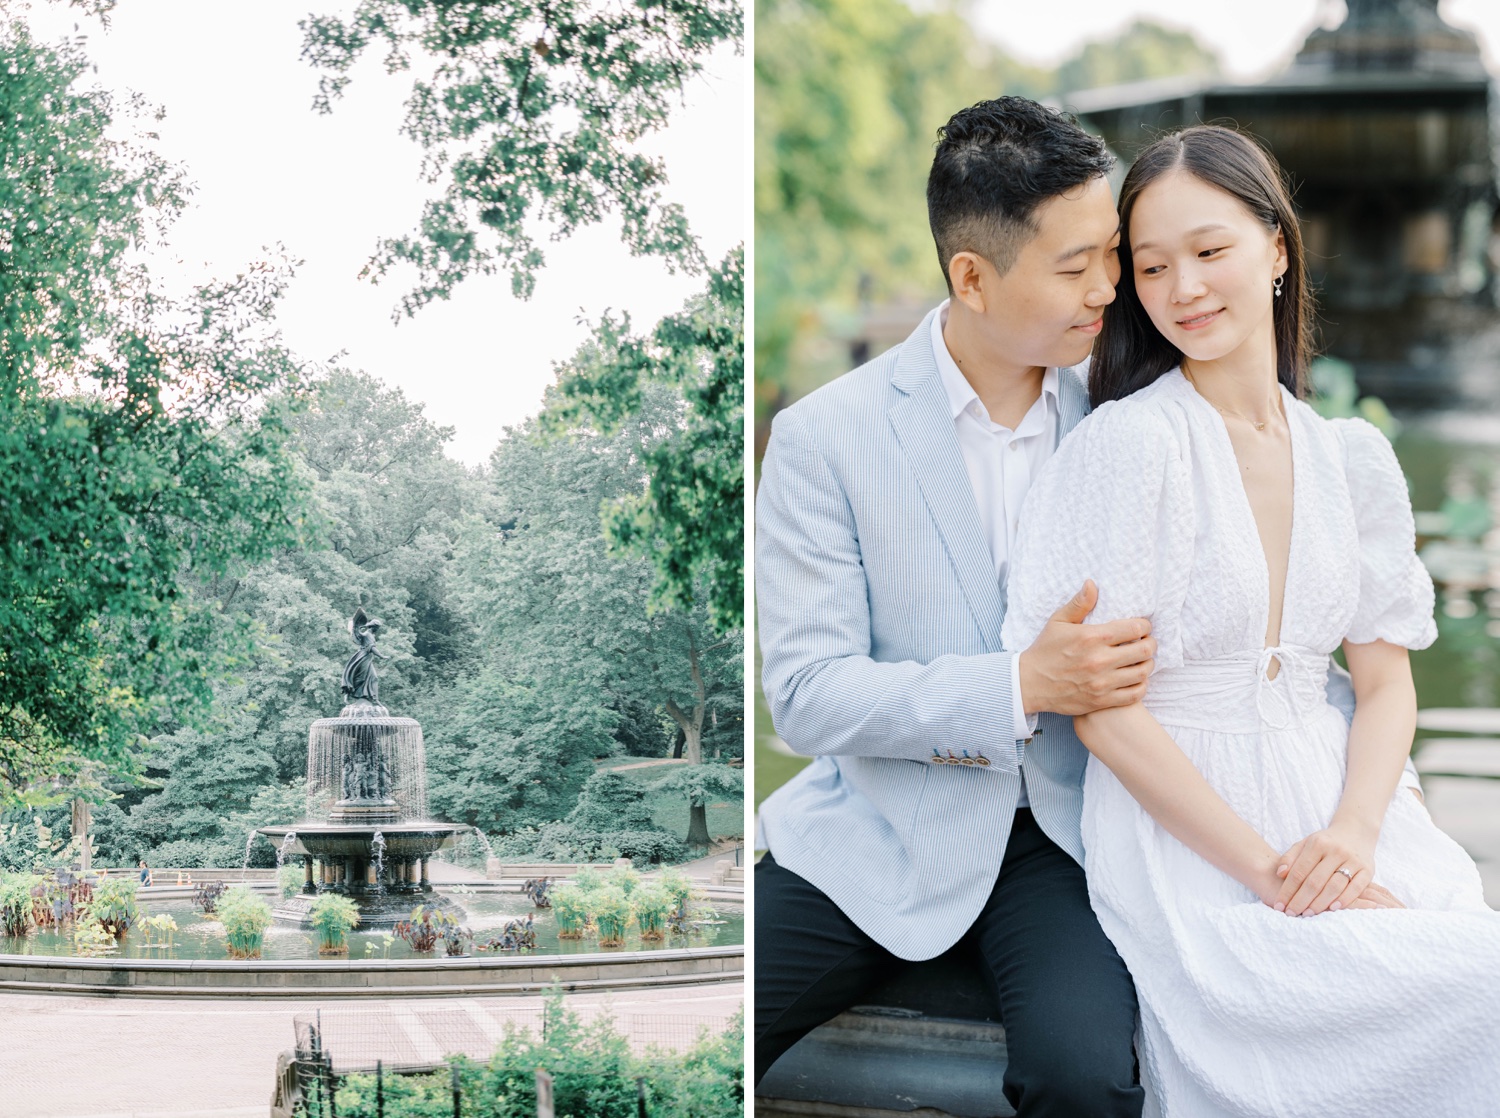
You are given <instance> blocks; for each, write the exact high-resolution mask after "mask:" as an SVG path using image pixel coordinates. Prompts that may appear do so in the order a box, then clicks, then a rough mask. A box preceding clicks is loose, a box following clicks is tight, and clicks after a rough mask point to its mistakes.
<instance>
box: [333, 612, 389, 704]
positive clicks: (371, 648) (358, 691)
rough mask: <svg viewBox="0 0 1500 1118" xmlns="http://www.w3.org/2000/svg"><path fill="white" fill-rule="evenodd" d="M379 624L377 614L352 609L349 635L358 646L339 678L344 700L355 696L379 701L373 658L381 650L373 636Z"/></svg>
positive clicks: (378, 680)
mask: <svg viewBox="0 0 1500 1118" xmlns="http://www.w3.org/2000/svg"><path fill="white" fill-rule="evenodd" d="M382 624H383V623H382V622H381V620H380V618H378V617H366V616H365V610H364V607H363V606H361V607H360V608H359V609H356V610H355V611H354V617H353V618H352V619H351V620H350V622H349V634H350V636H352V637H353V638H354V643H355V645H356V646H357V647H356V648H355V650H354V654H353V655H352V656H350V657H349V660H348V662H347V663H345V664H344V676H343V679H341V680H340V681H339V689H340V690H341V691H342V692H343V693H344V701H345V702H346V703H349V702H353V701H354V700H355V699H365V700H367V701H369V702H372V703H379V702H380V675H379V673H378V672H377V671H376V670H375V660H376V658H377V657H380V653H379V652H378V651H376V649H375V637H376V636H377V634H379V632H380V628H381V625H382Z"/></svg>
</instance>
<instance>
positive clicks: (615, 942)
mask: <svg viewBox="0 0 1500 1118" xmlns="http://www.w3.org/2000/svg"><path fill="white" fill-rule="evenodd" d="M589 915H590V916H591V917H592V918H593V921H594V927H596V928H598V929H599V946H600V947H622V946H624V944H625V928H626V926H627V925H628V924H629V923H630V916H631V912H630V899H629V898H628V897H626V896H625V891H624V890H623V889H621V888H620V887H619V886H618V885H609V886H606V887H605V888H603V889H598V890H595V891H594V892H593V893H591V894H590V895H589Z"/></svg>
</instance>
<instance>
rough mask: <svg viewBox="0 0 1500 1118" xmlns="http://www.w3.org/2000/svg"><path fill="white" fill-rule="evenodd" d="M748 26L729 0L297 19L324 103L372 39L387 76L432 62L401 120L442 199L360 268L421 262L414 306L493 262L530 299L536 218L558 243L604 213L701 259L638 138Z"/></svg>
mask: <svg viewBox="0 0 1500 1118" xmlns="http://www.w3.org/2000/svg"><path fill="white" fill-rule="evenodd" d="M742 23H743V14H742V11H741V9H740V6H739V4H738V3H736V2H735V0H695V2H689V3H681V2H675V0H674V2H667V0H641V2H639V3H630V4H616V3H611V2H609V0H361V2H360V3H359V5H358V7H357V8H356V9H355V11H354V13H353V14H352V15H351V16H350V17H349V18H348V19H347V20H344V19H340V18H338V17H337V16H312V17H309V18H308V19H306V20H304V21H303V22H302V24H301V27H302V29H303V32H304V36H305V37H304V41H303V57H304V58H306V59H307V60H308V61H309V62H310V63H311V64H312V65H314V66H315V67H318V68H319V69H321V70H323V71H325V73H324V75H323V77H322V78H321V80H320V82H319V94H318V98H317V101H316V107H317V108H318V109H319V110H321V111H323V112H330V111H332V107H333V103H334V102H335V101H336V100H337V99H338V98H339V97H341V96H342V95H343V93H344V90H345V89H346V88H347V86H348V84H349V81H350V70H351V69H352V68H353V66H354V64H355V62H356V61H357V60H358V59H359V57H360V56H361V55H362V54H363V53H364V51H365V50H366V49H368V48H369V47H370V46H371V45H373V44H376V43H379V44H381V45H382V46H384V47H385V50H386V54H385V66H386V69H387V70H388V71H390V72H399V71H404V70H410V69H414V68H415V69H417V70H419V71H428V70H430V72H431V74H430V77H423V78H420V79H418V80H417V81H415V82H414V83H413V86H412V94H411V97H410V98H409V99H408V101H407V105H406V108H407V118H406V123H405V124H404V125H403V129H402V130H403V131H404V132H405V133H406V134H407V135H408V136H410V137H411V138H412V139H414V140H415V141H416V142H417V143H418V144H420V145H421V146H422V148H423V150H424V152H425V153H426V155H425V161H424V170H425V174H426V176H427V178H428V181H430V182H433V183H438V182H442V183H443V194H442V196H441V197H440V198H438V199H434V200H433V201H430V202H428V203H427V205H426V207H425V209H424V211H423V214H422V220H421V223H420V225H419V226H418V228H417V230H416V231H415V232H413V233H411V234H408V235H407V236H405V237H397V238H391V239H388V240H385V241H383V242H381V244H380V246H379V248H378V249H377V250H376V254H375V256H374V257H373V258H372V259H371V261H370V263H369V265H368V266H367V268H366V272H367V274H369V275H372V276H374V277H376V278H377V279H378V278H380V277H382V276H384V275H385V274H386V273H387V272H389V271H390V269H391V268H392V267H394V266H396V265H398V264H403V263H405V264H413V265H415V266H416V268H417V272H418V281H417V286H416V288H415V289H414V290H413V291H411V292H409V293H408V294H407V295H405V296H404V297H403V298H402V300H401V311H402V312H404V313H405V314H408V315H410V314H414V313H415V312H416V311H417V310H418V309H419V308H420V307H422V306H425V305H426V304H427V303H429V302H431V301H432V300H433V299H437V298H446V297H447V295H448V294H449V293H450V292H451V291H452V290H453V288H454V286H455V285H456V284H458V283H459V282H461V281H462V280H463V279H464V278H465V277H467V276H470V275H476V274H478V275H489V274H493V273H494V272H496V271H498V270H499V269H501V268H504V269H506V270H508V271H509V272H510V276H511V286H512V289H513V290H514V291H515V293H516V295H517V296H519V297H521V298H525V297H527V296H529V295H530V294H531V292H532V290H533V288H534V287H535V284H536V275H537V272H538V271H540V270H541V268H542V265H543V263H544V258H543V254H542V250H541V248H540V246H539V245H538V244H537V242H536V240H535V239H534V237H533V232H532V231H533V230H534V229H535V228H536V226H537V225H538V224H541V225H542V226H544V227H549V228H550V229H551V231H552V236H553V239H557V238H561V237H566V236H569V235H571V234H572V233H573V232H574V231H575V230H577V229H578V228H579V227H581V226H584V225H591V224H595V223H598V222H599V221H601V220H603V218H604V217H605V216H606V215H609V214H618V215H619V216H620V218H621V221H622V223H623V236H624V240H625V244H626V245H627V246H628V247H629V248H630V250H631V252H633V253H635V254H637V255H647V254H649V255H654V256H658V257H660V258H661V259H662V260H663V261H665V262H666V264H667V266H668V267H669V268H678V267H681V268H684V269H687V270H688V271H696V270H697V269H698V268H700V267H702V265H703V257H702V251H701V250H700V249H699V247H698V244H697V241H696V240H695V239H694V238H693V236H692V234H691V233H690V232H689V230H688V223H687V218H686V216H685V215H684V213H683V211H682V208H681V207H680V206H678V205H675V204H670V203H667V202H666V201H665V200H664V196H663V189H662V188H663V186H664V185H665V183H666V170H665V168H664V166H663V165H662V163H661V161H660V160H655V159H651V158H650V157H648V156H645V155H642V154H641V153H639V152H637V151H634V150H632V147H633V145H634V144H635V142H636V141H638V140H639V139H640V138H641V137H642V136H644V135H646V134H647V133H649V132H652V131H654V130H656V129H657V128H660V127H661V126H662V125H663V124H664V123H665V122H666V120H667V116H668V114H669V112H670V109H671V105H672V100H673V98H674V97H679V96H680V95H681V93H682V90H683V88H684V85H685V84H686V82H687V81H688V80H689V79H690V78H692V77H693V76H694V75H696V74H698V73H699V72H700V71H701V70H702V66H703V59H704V57H705V56H706V55H707V54H708V53H709V51H711V50H712V49H713V48H714V47H716V46H717V45H719V44H720V43H725V42H732V43H734V44H735V45H736V46H738V45H739V44H740V42H741V37H742V30H741V25H742Z"/></svg>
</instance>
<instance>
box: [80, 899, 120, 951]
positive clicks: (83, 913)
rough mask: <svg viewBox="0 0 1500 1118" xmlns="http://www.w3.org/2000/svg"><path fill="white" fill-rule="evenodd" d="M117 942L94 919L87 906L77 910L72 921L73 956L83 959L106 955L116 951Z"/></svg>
mask: <svg viewBox="0 0 1500 1118" xmlns="http://www.w3.org/2000/svg"><path fill="white" fill-rule="evenodd" d="M118 942H119V941H118V940H117V939H116V938H115V936H114V933H112V932H110V931H108V930H107V929H106V928H105V927H104V925H103V924H101V923H99V921H98V920H96V919H95V918H94V914H93V912H92V911H91V910H90V909H89V907H88V906H87V905H85V906H84V907H83V908H81V909H79V910H78V913H77V915H76V916H75V918H74V920H73V954H75V955H81V956H85V957H91V956H97V955H108V954H109V953H110V952H112V951H114V950H115V949H116V945H117V943H118Z"/></svg>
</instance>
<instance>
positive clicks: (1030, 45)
mask: <svg viewBox="0 0 1500 1118" xmlns="http://www.w3.org/2000/svg"><path fill="white" fill-rule="evenodd" d="M1062 7H1063V8H1064V9H1065V10H1066V13H1067V14H1066V18H1059V10H1058V7H1057V6H1054V5H1047V4H1037V3H1035V0H974V2H973V3H972V5H971V7H970V11H971V19H972V21H973V24H974V26H975V28H976V30H978V31H979V32H980V33H981V34H983V35H984V36H985V37H986V38H989V39H992V40H994V41H995V42H997V43H999V44H1000V45H1001V46H1003V47H1004V48H1005V49H1006V50H1007V52H1008V53H1010V54H1013V55H1015V56H1016V57H1017V58H1020V59H1022V60H1024V61H1027V62H1032V63H1038V64H1042V65H1047V66H1052V65H1056V64H1057V63H1059V62H1061V61H1062V60H1063V59H1064V58H1066V57H1067V56H1068V55H1069V54H1071V53H1072V52H1073V51H1074V50H1075V49H1077V48H1078V47H1079V46H1080V45H1082V44H1083V43H1086V42H1088V41H1090V40H1092V39H1103V38H1108V37H1110V36H1112V35H1114V34H1115V33H1117V32H1119V31H1122V30H1124V28H1125V27H1127V26H1128V25H1129V24H1130V23H1132V22H1133V21H1135V20H1137V19H1142V18H1144V19H1151V20H1155V21H1156V22H1158V23H1164V24H1169V25H1172V26H1175V27H1180V28H1183V29H1186V30H1190V31H1193V32H1195V33H1196V34H1197V35H1198V37H1199V39H1200V40H1201V41H1202V42H1204V43H1205V44H1206V45H1208V46H1211V47H1213V48H1214V49H1215V50H1217V51H1218V52H1219V57H1220V58H1222V59H1223V60H1224V65H1225V68H1226V69H1227V70H1228V72H1229V75H1230V76H1231V77H1233V78H1236V79H1240V80H1253V79H1256V78H1262V77H1266V76H1268V75H1270V74H1271V73H1274V72H1275V71H1276V70H1279V69H1280V68H1281V67H1282V66H1284V65H1285V64H1286V63H1287V62H1289V61H1290V60H1291V57H1292V55H1294V54H1295V53H1296V52H1297V48H1298V47H1300V46H1301V45H1302V40H1303V39H1304V38H1306V36H1307V33H1308V31H1310V30H1311V29H1312V28H1313V27H1315V26H1317V25H1319V24H1324V25H1327V26H1333V25H1334V24H1336V23H1337V22H1338V21H1339V20H1340V18H1342V15H1343V13H1344V4H1343V2H1342V0H1065V2H1064V4H1063V5H1062ZM1438 11H1439V12H1440V13H1441V15H1442V16H1443V18H1444V19H1446V20H1447V21H1448V22H1449V23H1451V24H1453V25H1454V26H1455V27H1463V28H1466V29H1468V30H1470V31H1475V32H1477V33H1478V34H1479V39H1480V43H1481V44H1482V45H1483V46H1484V48H1485V57H1486V60H1487V61H1488V62H1489V65H1490V69H1491V70H1492V71H1494V70H1497V65H1496V63H1497V61H1500V2H1497V0H1441V2H1440V3H1439V6H1438Z"/></svg>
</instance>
